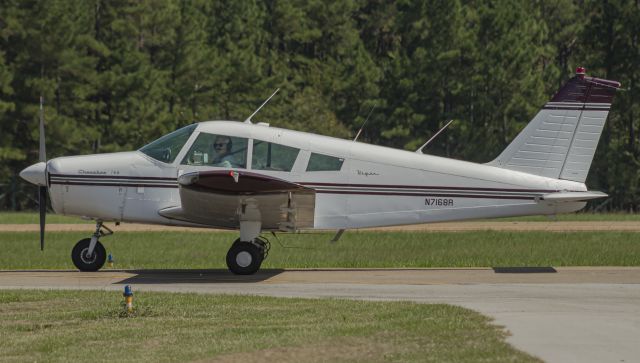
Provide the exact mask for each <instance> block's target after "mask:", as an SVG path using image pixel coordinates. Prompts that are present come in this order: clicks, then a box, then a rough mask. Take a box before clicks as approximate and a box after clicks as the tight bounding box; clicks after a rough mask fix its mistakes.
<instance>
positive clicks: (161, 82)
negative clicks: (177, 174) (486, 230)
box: [0, 0, 640, 211]
mask: <svg viewBox="0 0 640 363" xmlns="http://www.w3.org/2000/svg"><path fill="white" fill-rule="evenodd" d="M639 34H640V0H627V1H625V0H608V1H587V0H537V1H507V0H477V1H470V0H425V1H417V0H416V1H413V0H396V1H393V0H331V1H330V0H286V1H279V0H271V1H268V0H267V1H255V0H243V1H233V0H217V1H207V0H157V1H156V0H93V1H73V0H47V1H36V0H0V184H2V185H1V186H0V209H23V208H29V207H32V206H33V203H34V202H33V190H32V189H33V188H31V187H30V186H29V185H27V184H26V183H24V182H22V181H20V180H19V178H16V175H17V173H18V172H19V171H20V170H21V169H22V168H24V167H25V166H27V165H30V164H32V163H34V162H35V161H37V158H38V156H37V153H38V127H37V125H38V118H39V116H38V115H39V111H38V107H39V105H38V102H39V96H40V95H43V96H44V98H45V119H46V130H47V131H46V134H47V153H48V155H47V156H48V157H49V158H52V157H56V156H63V155H74V154H83V153H102V152H113V151H121V150H131V149H136V148H139V147H140V146H142V145H144V144H145V143H148V142H149V141H151V140H153V139H155V138H157V137H159V136H160V135H162V134H165V133H167V132H169V131H172V130H175V129H176V128H178V127H181V126H184V125H187V124H190V123H192V122H197V121H204V120H216V119H224V120H244V119H245V118H246V117H247V116H248V115H250V114H251V112H252V111H253V110H254V109H255V108H256V107H257V106H258V105H260V103H261V102H262V101H263V100H264V99H265V98H266V97H268V96H269V95H270V94H271V93H272V92H273V90H275V89H276V88H280V89H281V91H280V93H279V94H278V95H277V96H276V97H275V98H274V99H272V101H271V102H270V103H269V105H268V106H266V107H265V108H264V109H263V110H262V111H261V112H260V113H259V114H258V115H257V116H256V120H257V121H266V122H270V123H271V124H272V125H274V126H280V127H287V128H293V129H298V130H304V131H311V132H316V133H321V134H326V135H331V136H337V137H344V138H350V137H351V138H352V137H353V136H354V135H355V133H356V132H357V131H358V129H359V128H360V126H361V125H362V123H363V121H364V120H365V118H366V117H367V115H369V113H371V115H370V119H369V121H368V123H367V126H366V127H365V129H364V131H363V133H362V135H361V136H360V139H359V140H361V141H365V142H370V143H375V144H380V145H385V146H391V147H397V148H405V149H408V150H415V149H416V148H418V147H419V146H420V145H421V144H422V143H424V141H425V140H427V139H428V138H429V137H430V136H431V135H433V134H434V133H435V132H437V131H438V130H439V128H440V127H442V125H443V124H444V123H445V122H447V120H450V119H454V120H455V122H454V123H453V124H452V126H451V127H450V128H449V129H447V130H446V131H445V132H444V133H443V134H442V135H440V136H439V137H438V138H437V139H436V140H435V141H434V142H433V143H432V144H430V145H429V147H428V149H426V150H425V151H426V152H427V153H430V154H435V155H441V156H447V157H453V158H459V159H464V160H470V161H475V162H487V161H490V160H492V159H493V158H494V157H496V156H497V155H498V154H499V153H500V151H501V150H502V149H503V148H504V147H505V146H506V145H507V144H508V143H509V142H510V141H511V140H512V139H513V138H514V137H515V135H516V134H517V133H518V132H519V131H520V130H521V129H522V128H523V127H524V126H525V125H526V124H527V123H528V122H529V121H530V120H531V119H532V117H533V116H534V115H535V114H536V113H537V112H538V110H539V109H540V107H541V106H542V105H543V104H544V103H545V102H546V101H547V100H549V98H550V97H551V96H552V95H553V94H554V93H555V91H556V90H557V89H558V87H559V86H560V85H561V84H562V83H563V82H565V81H566V80H567V79H569V78H570V77H571V76H572V75H573V73H574V70H575V68H576V66H585V67H587V73H588V74H589V75H594V76H598V77H601V78H607V79H614V80H618V81H620V82H622V85H623V87H624V91H621V92H618V95H617V97H616V98H615V99H614V104H613V107H612V110H611V112H610V114H609V120H608V122H607V125H606V127H605V130H604V132H603V135H602V138H601V140H600V144H599V146H598V150H597V153H596V157H595V159H594V162H593V165H592V169H591V172H590V174H589V178H588V180H587V184H588V185H589V186H590V187H591V188H592V189H597V190H603V191H605V192H607V193H609V194H610V196H611V198H610V199H608V200H607V201H606V203H604V204H603V203H602V201H601V202H599V203H600V204H598V205H594V207H596V208H600V209H606V210H625V211H630V210H637V208H638V207H640V195H639V193H638V191H639V187H640V171H639V170H640V168H639V167H640V159H639V151H638V149H639V148H638V128H639V127H640V122H639V121H638V117H637V115H638V114H640V103H639V102H638V98H639V93H638V91H637V86H638V78H639V77H640V69H639V68H640V48H639V44H638V35H639Z"/></svg>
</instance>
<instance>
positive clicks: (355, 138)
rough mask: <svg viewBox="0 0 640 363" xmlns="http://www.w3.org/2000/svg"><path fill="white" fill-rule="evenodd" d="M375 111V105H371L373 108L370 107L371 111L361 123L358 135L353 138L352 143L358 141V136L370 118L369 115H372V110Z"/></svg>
mask: <svg viewBox="0 0 640 363" xmlns="http://www.w3.org/2000/svg"><path fill="white" fill-rule="evenodd" d="M375 109H376V104H375V103H374V104H373V107H371V111H369V114H368V115H367V118H366V119H365V120H364V122H363V123H362V126H360V130H358V133H357V134H356V137H354V138H353V141H356V140H358V136H360V133H361V132H362V130H364V125H366V124H367V121H369V117H371V114H372V113H373V110H375Z"/></svg>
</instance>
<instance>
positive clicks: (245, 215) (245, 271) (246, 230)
mask: <svg viewBox="0 0 640 363" xmlns="http://www.w3.org/2000/svg"><path fill="white" fill-rule="evenodd" d="M260 220H261V218H260V211H259V210H258V208H257V207H256V206H255V202H252V201H251V200H247V201H245V203H244V204H243V205H242V209H241V214H240V238H238V239H237V240H236V241H235V242H233V244H232V245H231V248H230V249H229V252H227V267H229V270H230V271H231V272H233V273H234V274H236V275H251V274H254V273H256V271H258V270H259V269H260V265H262V261H264V259H265V258H267V255H268V254H269V248H270V244H269V240H267V239H266V238H264V237H261V236H260V230H261V228H262V223H261V221H260Z"/></svg>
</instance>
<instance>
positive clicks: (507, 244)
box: [0, 231, 640, 269]
mask: <svg viewBox="0 0 640 363" xmlns="http://www.w3.org/2000/svg"><path fill="white" fill-rule="evenodd" d="M85 237H87V235H86V233H82V232H50V233H48V234H47V240H46V246H45V250H44V251H43V252H41V251H40V250H39V239H38V238H39V237H38V233H33V232H4V233H0V248H2V253H1V254H0V269H70V268H74V267H73V265H72V264H71V259H70V254H71V248H72V247H73V245H74V244H75V243H76V242H77V241H78V240H79V239H81V238H85ZM331 237H332V234H330V233H313V234H290V235H280V237H279V238H280V241H281V243H282V244H283V245H284V246H283V245H281V244H280V243H279V242H278V241H277V240H275V239H274V238H271V246H272V248H271V252H270V253H269V257H268V258H267V259H266V260H265V262H264V263H263V265H262V267H263V268H322V267H352V268H367V267H497V266H640V234H638V233H633V232H571V233H557V232H492V231H476V232H446V233H445V232H443V233H433V232H347V233H345V234H344V235H343V237H342V239H341V240H340V241H339V242H337V243H329V240H330V239H331ZM235 238H237V233H234V232H218V233H192V232H118V233H116V234H115V235H113V236H110V237H106V238H103V239H102V242H103V243H104V245H105V247H106V249H107V252H110V253H112V254H113V256H114V258H115V261H116V264H115V267H116V268H119V269H148V268H154V269H155V268H181V269H182V268H183V269H191V268H193V269H206V268H226V265H225V262H224V261H225V255H226V253H227V250H228V249H229V246H230V245H231V242H232V241H233V240H234V239H235Z"/></svg>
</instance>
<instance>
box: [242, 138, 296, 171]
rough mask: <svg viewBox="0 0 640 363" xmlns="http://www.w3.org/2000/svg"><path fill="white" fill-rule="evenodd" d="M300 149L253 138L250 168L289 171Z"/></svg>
mask: <svg viewBox="0 0 640 363" xmlns="http://www.w3.org/2000/svg"><path fill="white" fill-rule="evenodd" d="M299 152H300V149H296V148H295V147H290V146H284V145H280V144H274V143H272V142H266V141H261V140H253V158H252V159H251V168H252V169H256V170H278V171H291V168H293V164H294V163H295V162H296V158H297V157H298V153H299Z"/></svg>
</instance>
